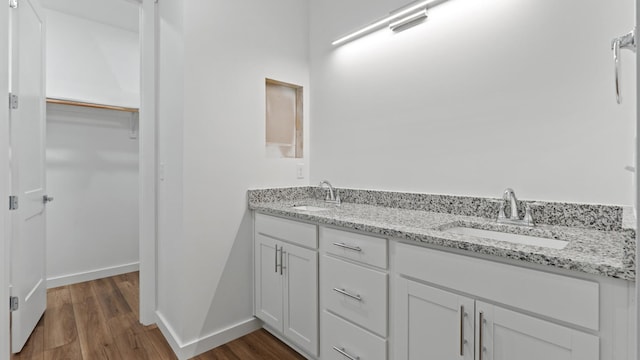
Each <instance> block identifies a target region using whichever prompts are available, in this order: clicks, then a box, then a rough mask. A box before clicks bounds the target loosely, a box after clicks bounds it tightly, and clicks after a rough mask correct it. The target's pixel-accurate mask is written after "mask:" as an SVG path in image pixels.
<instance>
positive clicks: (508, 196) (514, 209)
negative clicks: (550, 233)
mask: <svg viewBox="0 0 640 360" xmlns="http://www.w3.org/2000/svg"><path fill="white" fill-rule="evenodd" d="M507 202H509V207H510V208H511V215H510V217H507V216H506V215H505V213H504V209H505V207H506V203H507ZM496 221H497V222H499V223H503V224H512V225H525V226H535V223H534V222H533V216H532V215H531V206H530V205H529V204H528V203H525V212H524V217H523V218H522V219H520V215H518V198H516V193H515V191H513V189H511V188H506V189H505V190H504V193H503V194H502V202H501V203H500V210H499V211H498V218H497V219H496Z"/></svg>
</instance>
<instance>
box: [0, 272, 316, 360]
mask: <svg viewBox="0 0 640 360" xmlns="http://www.w3.org/2000/svg"><path fill="white" fill-rule="evenodd" d="M138 302H139V277H138V273H137V272H134V273H129V274H124V275H118V276H114V277H110V278H105V279H99V280H95V281H89V282H84V283H79V284H73V285H69V286H62V287H59V288H55V289H49V290H48V292H47V310H46V311H45V314H44V316H43V317H42V319H40V322H39V323H38V325H37V327H36V329H35V331H34V332H33V333H32V335H31V337H30V338H29V340H28V342H27V344H26V345H25V347H24V349H23V350H22V351H21V352H20V353H19V354H15V355H13V356H12V360H25V359H26V360H138V359H141V360H146V359H149V360H174V359H177V357H176V356H175V354H174V353H173V351H172V350H171V348H170V347H169V344H168V343H167V341H166V340H165V338H164V336H163V335H162V333H161V332H160V330H159V329H158V327H157V326H155V325H151V326H143V325H141V324H140V323H139V322H138V318H139V315H138V314H139V313H138ZM263 359H264V360H289V359H291V360H299V359H304V358H303V357H302V356H301V355H299V354H298V353H296V352H295V351H293V350H292V349H291V348H289V347H288V346H287V345H285V344H284V343H282V342H281V341H279V340H278V339H276V338H275V337H273V336H272V335H271V334H269V333H268V332H266V331H265V330H258V331H255V332H253V333H251V334H248V335H246V336H244V337H241V338H239V339H237V340H234V341H232V342H230V343H227V344H225V345H222V346H220V347H218V348H215V349H213V350H211V351H209V352H206V353H204V354H201V355H199V356H197V357H195V358H194V360H263Z"/></svg>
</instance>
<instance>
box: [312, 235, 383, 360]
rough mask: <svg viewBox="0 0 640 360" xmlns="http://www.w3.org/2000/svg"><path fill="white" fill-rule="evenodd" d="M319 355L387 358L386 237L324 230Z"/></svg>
mask: <svg viewBox="0 0 640 360" xmlns="http://www.w3.org/2000/svg"><path fill="white" fill-rule="evenodd" d="M319 233H320V255H321V256H320V304H321V309H322V311H321V318H320V319H321V324H320V327H321V336H320V343H321V347H320V357H321V358H322V359H323V360H327V359H328V360H349V359H360V360H385V359H387V336H388V319H389V316H388V314H389V313H388V308H389V305H388V298H389V295H388V293H389V290H388V287H389V280H388V278H389V275H388V272H387V268H388V261H387V260H388V255H387V239H383V238H378V237H374V236H369V235H363V234H358V233H354V232H349V231H343V230H338V229H333V228H328V227H323V226H321V227H320V229H319Z"/></svg>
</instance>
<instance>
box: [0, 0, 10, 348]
mask: <svg viewBox="0 0 640 360" xmlns="http://www.w3.org/2000/svg"><path fill="white" fill-rule="evenodd" d="M0 24H3V26H6V28H7V29H9V7H8V6H6V3H5V6H0ZM0 69H1V70H0V89H5V91H8V89H9V37H8V36H2V37H0ZM5 96H8V94H7V93H6V92H5V93H4V94H0V98H3V97H4V99H7V98H6V97H5ZM0 104H2V103H1V102H0ZM0 149H1V150H0V151H2V152H3V154H2V155H1V156H0V174H1V175H0V199H3V200H2V201H0V204H4V205H5V206H0V250H1V251H0V257H1V259H0V284H1V286H0V299H5V301H7V300H8V299H9V269H10V266H9V261H10V260H11V256H10V248H9V239H10V237H9V231H8V230H9V221H10V218H9V207H8V206H6V204H7V203H6V202H5V200H6V199H8V197H9V176H10V174H9V107H8V106H6V103H4V106H0ZM1 303H2V302H0V304H1ZM4 305H5V306H0V324H3V325H2V327H1V328H0V360H9V358H10V357H11V348H10V346H9V338H10V329H9V326H10V324H9V315H10V314H9V306H8V304H7V303H6V302H5V303H4Z"/></svg>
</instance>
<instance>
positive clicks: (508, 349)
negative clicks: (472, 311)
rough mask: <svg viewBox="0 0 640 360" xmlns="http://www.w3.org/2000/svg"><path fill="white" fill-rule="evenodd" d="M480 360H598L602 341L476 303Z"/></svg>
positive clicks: (562, 327) (495, 307)
mask: <svg viewBox="0 0 640 360" xmlns="http://www.w3.org/2000/svg"><path fill="white" fill-rule="evenodd" d="M476 321H477V323H476V331H477V334H476V339H478V341H477V343H478V348H477V349H476V352H477V353H478V354H479V355H480V352H482V357H480V356H478V357H477V358H478V359H479V360H540V359H544V360H598V359H599V358H600V354H599V339H598V337H596V336H594V335H590V334H586V333H583V332H580V331H577V330H573V329H571V328H567V327H564V326H560V325H556V324H553V323H550V322H547V321H544V320H540V319H537V318H533V317H530V316H527V315H523V314H520V313H517V312H514V311H510V310H506V309H504V308H501V307H499V306H495V305H490V304H486V303H483V302H480V301H478V302H476Z"/></svg>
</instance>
